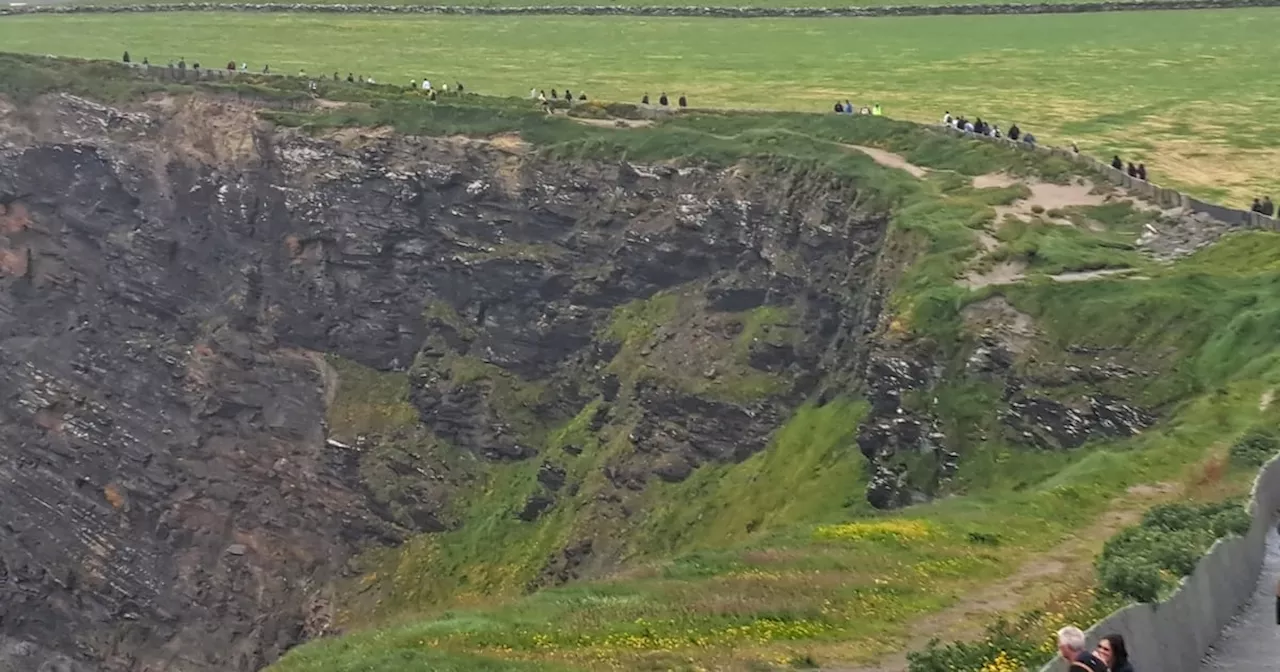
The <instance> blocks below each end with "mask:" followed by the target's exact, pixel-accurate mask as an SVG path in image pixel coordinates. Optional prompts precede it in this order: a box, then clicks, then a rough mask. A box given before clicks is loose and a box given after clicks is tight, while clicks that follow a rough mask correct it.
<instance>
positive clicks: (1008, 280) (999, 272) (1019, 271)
mask: <svg viewBox="0 0 1280 672" xmlns="http://www.w3.org/2000/svg"><path fill="white" fill-rule="evenodd" d="M1026 277H1027V264H1026V263H1025V262H1021V261H1001V262H998V263H996V264H995V265H994V266H992V267H991V268H989V269H987V270H981V271H980V270H977V269H973V270H970V271H969V272H967V273H965V274H964V277H963V278H961V279H960V280H958V281H957V282H958V283H959V284H961V285H963V286H965V287H968V288H969V289H980V288H982V287H990V286H991V285H1011V284H1013V283H1015V282H1020V281H1022V280H1023V279H1024V278H1026Z"/></svg>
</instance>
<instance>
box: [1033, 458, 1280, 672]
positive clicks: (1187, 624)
mask: <svg viewBox="0 0 1280 672" xmlns="http://www.w3.org/2000/svg"><path fill="white" fill-rule="evenodd" d="M1249 508H1250V513H1251V514H1252V515H1253V525H1252V526H1251V527H1250V528H1249V533H1248V534H1246V535H1245V536H1243V537H1232V538H1230V539H1221V540H1219V541H1218V542H1217V543H1215V544H1214V545H1213V548H1211V549H1209V553H1208V554H1207V555H1205V556H1204V557H1203V558H1201V560H1200V563H1199V564H1198V565H1196V569H1195V571H1194V572H1193V573H1192V574H1191V576H1188V577H1186V578H1185V579H1183V581H1182V585H1181V586H1180V587H1179V588H1178V591H1177V592H1176V593H1174V594H1173V595H1172V596H1170V597H1169V599H1167V600H1163V601H1161V602H1158V603H1156V604H1131V605H1129V606H1127V607H1125V608H1123V609H1120V610H1119V611H1116V612H1114V613H1112V614H1111V615H1110V616H1107V617H1106V618H1104V619H1102V620H1101V621H1099V622H1098V623H1096V624H1094V626H1093V627H1091V628H1089V631H1088V633H1087V634H1088V636H1089V644H1090V645H1094V644H1096V643H1097V641H1098V639H1099V638H1100V637H1103V636H1105V635H1108V634H1111V633H1119V634H1120V635H1122V636H1124V641H1125V645H1126V647H1127V648H1128V649H1129V658H1130V660H1132V661H1133V666H1134V668H1135V669H1138V670H1160V671H1161V672H1198V671H1199V669H1200V661H1201V659H1202V658H1204V655H1205V654H1206V653H1207V652H1208V650H1209V647H1211V646H1213V644H1214V642H1216V641H1217V640H1218V636H1219V634H1220V633H1221V632H1222V629H1223V628H1224V627H1226V625H1227V624H1228V623H1229V622H1231V619H1232V618H1234V617H1235V616H1236V614H1237V613H1238V612H1239V610H1240V609H1241V608H1242V607H1244V606H1245V605H1246V604H1248V602H1249V599H1250V598H1251V597H1252V596H1253V593H1254V588H1255V586H1256V584H1257V582H1258V574H1259V572H1260V571H1261V570H1262V561H1263V558H1264V556H1265V553H1266V546H1265V544H1266V538H1267V531H1268V530H1269V529H1270V528H1271V526H1272V525H1273V524H1274V523H1275V520H1276V509H1277V508H1280V457H1276V458H1273V459H1272V460H1271V461H1270V462H1268V463H1267V464H1266V465H1265V466H1263V467H1262V469H1261V470H1260V471H1259V472H1258V477H1257V479H1256V480H1254V483H1253V498H1252V499H1251V500H1250V502H1249ZM1066 670H1067V667H1066V664H1065V663H1064V662H1063V661H1062V660H1060V659H1059V660H1055V661H1053V662H1051V663H1049V664H1047V665H1045V666H1044V667H1043V668H1041V671H1040V672H1066Z"/></svg>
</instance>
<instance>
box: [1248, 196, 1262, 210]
mask: <svg viewBox="0 0 1280 672" xmlns="http://www.w3.org/2000/svg"><path fill="white" fill-rule="evenodd" d="M1249 211H1250V212H1259V213H1260V212H1262V201H1260V200H1258V199H1256V198H1255V199H1253V205H1251V206H1249Z"/></svg>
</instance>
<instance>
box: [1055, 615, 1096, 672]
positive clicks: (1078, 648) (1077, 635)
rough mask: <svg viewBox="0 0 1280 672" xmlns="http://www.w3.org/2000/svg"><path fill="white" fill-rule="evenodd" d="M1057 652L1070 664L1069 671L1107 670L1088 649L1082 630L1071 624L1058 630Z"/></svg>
mask: <svg viewBox="0 0 1280 672" xmlns="http://www.w3.org/2000/svg"><path fill="white" fill-rule="evenodd" d="M1058 654H1059V655H1061V656H1062V658H1063V659H1064V660H1066V661H1067V662H1068V663H1069V664H1070V665H1071V672H1107V666H1106V664H1104V663H1103V662H1102V661H1101V660H1098V659H1097V657H1095V656H1094V655H1093V653H1092V652H1090V651H1089V643H1088V641H1086V640H1085V636H1084V632H1082V631H1081V630H1080V628H1077V627H1075V626H1073V625H1068V626H1067V627H1065V628H1063V629H1061V630H1059V631H1058Z"/></svg>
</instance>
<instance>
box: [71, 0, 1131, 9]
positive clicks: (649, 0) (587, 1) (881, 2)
mask: <svg viewBox="0 0 1280 672" xmlns="http://www.w3.org/2000/svg"><path fill="white" fill-rule="evenodd" d="M167 1H168V0H81V1H79V2H75V3H74V4H81V5H146V4H162V3H165V2H167ZM238 1H239V0H213V2H216V3H222V4H231V3H234V2H238ZM1107 1H1108V0H962V1H959V2H942V1H940V0H705V1H703V2H695V1H693V0H621V1H620V0H357V1H355V2H350V1H348V0H308V4H319V5H336V4H349V5H383V6H386V5H428V6H467V7H529V6H552V7H599V6H614V5H617V6H624V7H636V6H640V7H828V8H837V7H892V6H910V5H948V4H952V5H954V4H964V5H995V4H1011V5H1023V4H1067V3H1102V2H1107ZM1138 1H1140V0H1138ZM282 4H285V3H282Z"/></svg>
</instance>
